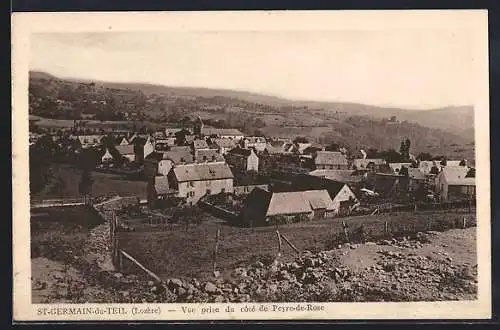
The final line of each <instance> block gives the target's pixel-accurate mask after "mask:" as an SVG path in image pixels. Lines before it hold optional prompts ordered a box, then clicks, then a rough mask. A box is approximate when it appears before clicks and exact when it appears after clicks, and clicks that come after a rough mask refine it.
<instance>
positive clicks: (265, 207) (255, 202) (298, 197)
mask: <svg viewBox="0 0 500 330" xmlns="http://www.w3.org/2000/svg"><path fill="white" fill-rule="evenodd" d="M334 211H335V204H334V203H333V201H332V199H331V198H330V195H329V194H328V192H327V191H326V190H324V189H322V190H306V191H292V192H271V191H269V190H266V189H262V188H259V187H257V188H255V189H253V190H252V192H251V193H250V194H249V195H248V197H247V199H246V200H245V207H244V209H243V211H242V212H241V218H242V220H243V222H244V223H245V224H247V225H249V226H251V227H252V226H262V225H268V224H274V223H277V222H279V221H280V220H281V219H284V220H285V221H286V222H294V221H296V220H297V221H299V220H300V219H303V218H306V219H310V220H312V219H321V218H324V217H327V216H329V215H330V214H331V213H332V212H334Z"/></svg>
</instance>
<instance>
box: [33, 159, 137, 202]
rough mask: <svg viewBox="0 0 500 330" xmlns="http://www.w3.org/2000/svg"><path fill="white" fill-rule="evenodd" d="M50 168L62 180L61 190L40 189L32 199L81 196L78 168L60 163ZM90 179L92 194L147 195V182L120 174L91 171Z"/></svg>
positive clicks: (79, 171) (80, 172) (80, 173)
mask: <svg viewBox="0 0 500 330" xmlns="http://www.w3.org/2000/svg"><path fill="white" fill-rule="evenodd" d="M52 169H53V171H54V175H55V176H56V177H59V178H61V179H62V180H63V182H64V188H63V191H62V192H55V191H42V192H41V193H39V194H37V195H35V196H33V197H34V199H52V198H75V197H81V195H80V192H79V191H78V185H79V182H80V178H81V175H82V171H81V170H80V169H77V168H74V167H71V166H69V165H62V164H54V165H53V166H52ZM92 179H93V180H94V183H93V185H92V196H104V195H106V196H109V195H113V194H120V195H121V196H133V195H137V196H138V197H140V198H146V196H147V183H146V182H144V181H138V180H129V179H126V178H123V177H122V176H120V175H116V174H108V173H102V172H92Z"/></svg>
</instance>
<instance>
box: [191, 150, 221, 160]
mask: <svg viewBox="0 0 500 330" xmlns="http://www.w3.org/2000/svg"><path fill="white" fill-rule="evenodd" d="M194 158H195V161H196V163H216V162H225V161H226V160H225V159H224V156H222V155H221V154H220V153H219V150H217V149H198V150H195V157H194Z"/></svg>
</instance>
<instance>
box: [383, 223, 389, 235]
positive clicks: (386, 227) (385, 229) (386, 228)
mask: <svg viewBox="0 0 500 330" xmlns="http://www.w3.org/2000/svg"><path fill="white" fill-rule="evenodd" d="M384 233H385V236H386V237H389V224H388V223H387V221H385V222H384Z"/></svg>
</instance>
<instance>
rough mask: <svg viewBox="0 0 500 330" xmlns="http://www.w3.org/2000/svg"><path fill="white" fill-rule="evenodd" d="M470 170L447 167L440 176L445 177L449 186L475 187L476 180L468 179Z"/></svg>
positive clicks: (459, 167) (464, 167)
mask: <svg viewBox="0 0 500 330" xmlns="http://www.w3.org/2000/svg"><path fill="white" fill-rule="evenodd" d="M469 170H470V168H469V167H466V166H446V167H444V168H443V171H442V172H441V173H440V175H444V178H445V180H446V182H447V183H448V184H449V185H459V186H474V185H475V184H476V179H475V178H470V177H466V176H467V173H468V172H469Z"/></svg>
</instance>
